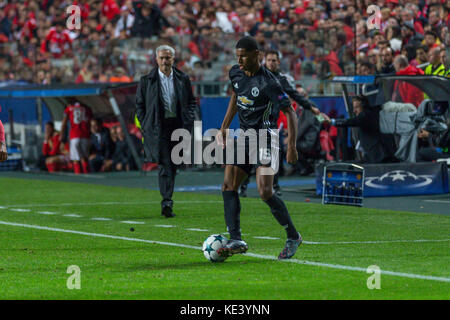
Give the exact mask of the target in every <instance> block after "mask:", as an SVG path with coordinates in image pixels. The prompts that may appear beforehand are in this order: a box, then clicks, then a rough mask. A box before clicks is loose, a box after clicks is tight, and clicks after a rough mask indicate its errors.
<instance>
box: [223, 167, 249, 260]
mask: <svg viewBox="0 0 450 320" xmlns="http://www.w3.org/2000/svg"><path fill="white" fill-rule="evenodd" d="M247 175H248V173H247V172H246V170H244V169H242V168H240V167H238V166H234V165H227V166H226V167H225V174H224V182H223V185H222V196H223V203H224V211H225V223H226V225H227V230H228V232H229V233H230V240H229V241H228V242H227V244H226V245H225V246H224V247H223V248H221V249H219V250H218V253H219V254H220V255H221V256H223V257H229V256H231V255H233V254H236V253H244V252H246V251H247V250H248V245H247V243H246V242H245V241H243V240H242V239H241V223H240V214H241V203H240V201H239V194H238V191H237V190H238V188H239V185H240V184H241V183H242V181H243V180H244V179H245V178H246V177H247Z"/></svg>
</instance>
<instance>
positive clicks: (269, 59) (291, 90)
mask: <svg viewBox="0 0 450 320" xmlns="http://www.w3.org/2000/svg"><path fill="white" fill-rule="evenodd" d="M265 60H266V62H265V65H264V66H265V67H266V68H267V69H268V70H269V71H270V72H272V73H273V75H274V76H275V77H276V78H277V80H278V82H280V85H281V88H282V89H283V91H284V92H286V94H287V95H288V96H289V98H291V99H292V100H294V101H295V102H297V104H298V105H299V107H302V108H303V109H307V110H311V111H312V112H313V113H314V114H315V115H319V114H320V110H319V109H318V108H316V107H315V106H314V103H313V102H311V101H310V100H308V99H306V98H305V97H304V96H302V95H301V94H300V93H298V91H297V90H296V89H295V85H294V84H293V82H292V80H293V79H291V77H290V76H289V75H287V74H284V73H281V72H280V54H279V53H278V51H275V50H272V51H267V52H266V53H265ZM249 182H250V179H249V177H247V179H245V181H244V182H243V183H242V184H241V187H240V195H241V196H242V197H245V196H246V190H247V186H248V184H249ZM273 188H274V190H275V193H276V194H277V196H281V188H280V185H279V184H278V173H277V174H275V176H274V181H273Z"/></svg>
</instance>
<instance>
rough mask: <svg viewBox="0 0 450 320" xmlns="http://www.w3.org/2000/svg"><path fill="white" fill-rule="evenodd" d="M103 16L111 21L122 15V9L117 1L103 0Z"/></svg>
mask: <svg viewBox="0 0 450 320" xmlns="http://www.w3.org/2000/svg"><path fill="white" fill-rule="evenodd" d="M102 14H103V15H104V16H106V17H107V18H108V20H109V21H111V20H114V19H115V18H116V17H117V16H118V15H119V14H120V8H119V6H118V5H117V3H116V1H115V0H103V3H102Z"/></svg>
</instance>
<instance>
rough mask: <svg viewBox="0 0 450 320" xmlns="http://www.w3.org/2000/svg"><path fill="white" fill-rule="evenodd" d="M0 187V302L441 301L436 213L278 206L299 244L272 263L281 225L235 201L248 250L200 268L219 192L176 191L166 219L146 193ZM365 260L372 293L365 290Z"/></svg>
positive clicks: (442, 232)
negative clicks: (374, 279)
mask: <svg viewBox="0 0 450 320" xmlns="http://www.w3.org/2000/svg"><path fill="white" fill-rule="evenodd" d="M0 190H1V192H0V299H170V300H174V299H212V300H219V299H286V300H287V299H449V298H450V294H449V292H450V290H449V289H450V283H449V280H450V278H449V265H450V259H449V240H448V238H450V237H449V230H450V217H449V216H446V215H435V214H421V213H407V212H394V211H384V210H374V209H366V208H354V207H348V206H331V205H329V206H323V205H317V204H312V203H298V202H287V203H286V204H287V207H288V209H289V211H290V213H291V216H292V218H293V221H294V222H295V224H296V225H297V227H298V228H299V230H300V231H301V233H302V235H303V238H304V240H305V242H306V243H304V244H303V245H302V246H301V247H300V249H299V251H298V252H297V254H296V255H295V257H294V258H295V259H294V260H292V261H290V262H285V261H284V262H282V261H276V260H275V258H276V256H277V255H278V253H279V252H280V251H281V249H282V248H283V246H284V241H285V233H284V230H283V229H282V228H281V227H280V226H279V225H278V224H277V222H276V221H275V219H274V218H273V217H272V215H271V213H270V211H269V208H268V207H267V206H266V204H264V203H263V202H262V201H260V200H259V199H241V204H242V212H241V226H242V230H243V233H244V236H243V237H244V239H245V240H246V241H247V242H248V244H249V253H250V254H249V255H236V256H233V257H231V258H229V259H228V260H226V261H225V262H224V263H211V262H208V261H207V260H206V259H205V258H204V256H203V253H202V251H201V250H200V247H201V245H202V242H203V240H204V239H206V238H207V236H208V235H210V234H213V233H224V232H226V228H225V225H224V219H223V203H222V197H221V196H220V195H203V194H195V193H176V195H175V198H174V200H175V207H174V211H175V212H176V213H177V217H176V218H174V219H166V218H163V217H161V215H160V205H159V202H160V196H159V193H158V192H156V191H149V190H144V189H131V188H120V187H107V186H98V185H89V184H81V183H65V182H50V181H42V180H31V179H12V178H2V179H0ZM380 201H383V200H382V199H380ZM92 218H100V220H93V219H92ZM106 219H110V220H106ZM122 221H128V222H130V223H124V222H122ZM136 222H137V223H136ZM169 225H170V226H172V227H168V226H169ZM130 228H134V231H130ZM188 229H192V230H188ZM258 237H264V239H260V238H258ZM140 239H143V240H144V241H140ZM399 240H401V241H399ZM410 240H415V241H410ZM416 240H421V241H416ZM422 240H427V241H422ZM439 240H440V241H439ZM152 241H153V242H152ZM364 241H373V242H366V243H364ZM346 242H348V243H346ZM183 245H185V246H183ZM71 265H76V266H78V267H79V268H80V270H81V276H80V279H81V283H80V285H81V288H80V289H79V290H77V289H72V290H69V289H68V288H67V280H68V278H69V277H70V276H71V274H69V273H67V268H68V267H69V266H71ZM371 265H377V266H379V268H380V269H381V270H382V271H381V275H380V280H381V281H380V286H381V288H380V289H373V290H369V289H368V287H367V279H368V277H370V276H371V275H372V274H368V273H366V269H367V267H369V266H371ZM348 267H354V268H348ZM385 271H390V272H391V273H389V272H387V273H385Z"/></svg>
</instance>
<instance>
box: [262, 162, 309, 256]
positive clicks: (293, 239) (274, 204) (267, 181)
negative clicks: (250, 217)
mask: <svg viewBox="0 0 450 320" xmlns="http://www.w3.org/2000/svg"><path fill="white" fill-rule="evenodd" d="M268 170H271V168H269V167H263V166H260V167H258V169H257V170H256V184H257V186H258V192H259V195H260V197H261V199H262V200H263V201H264V202H265V203H266V204H267V205H268V206H269V207H270V211H271V212H272V215H273V216H274V217H275V219H276V220H277V221H278V223H279V224H280V225H281V226H282V227H283V228H284V229H285V230H286V234H287V238H288V239H287V241H286V246H285V248H284V250H283V251H282V252H281V253H280V255H279V256H278V258H279V259H288V258H291V257H292V256H293V255H294V254H295V252H296V251H297V248H298V246H299V245H300V244H301V242H302V239H301V236H300V233H299V232H298V231H297V229H296V228H295V226H294V223H293V222H292V219H291V216H290V215H289V212H288V210H287V208H286V205H285V204H284V202H283V200H281V199H280V198H279V197H278V196H277V195H276V194H274V193H273V189H272V186H273V170H271V171H272V174H267V173H268Z"/></svg>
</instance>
